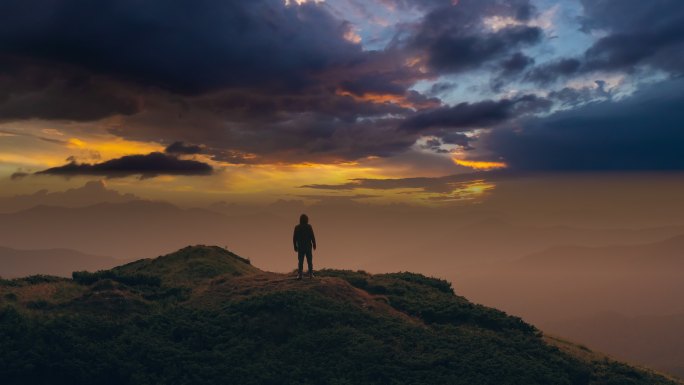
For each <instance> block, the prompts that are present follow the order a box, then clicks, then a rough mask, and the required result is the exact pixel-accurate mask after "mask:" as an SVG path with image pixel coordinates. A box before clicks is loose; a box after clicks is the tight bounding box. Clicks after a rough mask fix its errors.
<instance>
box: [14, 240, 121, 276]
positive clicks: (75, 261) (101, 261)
mask: <svg viewBox="0 0 684 385" xmlns="http://www.w3.org/2000/svg"><path fill="white" fill-rule="evenodd" d="M122 262H123V261H122V260H121V259H116V258H111V257H102V256H95V255H90V254H85V253H81V252H79V251H75V250H69V249H44V250H17V249H11V248H8V247H0V277H2V278H16V277H24V276H27V275H35V274H47V275H55V276H59V277H71V273H72V272H73V271H76V270H88V271H96V270H102V269H109V268H112V267H114V266H116V265H119V264H121V263H122Z"/></svg>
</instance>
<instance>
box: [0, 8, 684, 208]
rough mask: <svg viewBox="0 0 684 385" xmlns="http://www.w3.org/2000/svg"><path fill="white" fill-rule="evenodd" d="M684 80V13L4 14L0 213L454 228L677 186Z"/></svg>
mask: <svg viewBox="0 0 684 385" xmlns="http://www.w3.org/2000/svg"><path fill="white" fill-rule="evenodd" d="M683 71H684V3H683V2H682V1H680V0H652V1H639V0H598V1H595V0H564V1H551V0H507V1H504V0H420V1H419V0H364V1H360V0H316V1H311V0H309V1H306V0H290V1H287V0H251V1H229V0H227V1H215V0H174V1H165V0H164V1H162V0H151V1H145V2H140V1H136V0H116V1H115V0H104V1H98V2H97V4H94V3H93V2H91V1H87V0H54V1H44V0H43V1H41V0H6V1H3V2H2V3H1V4H0V195H3V196H9V195H16V194H27V193H31V192H35V191H38V190H41V189H48V190H50V191H59V190H65V189H67V188H69V187H77V186H81V185H83V184H84V183H85V182H87V181H89V180H99V179H105V180H107V183H108V185H109V186H113V187H115V188H116V189H117V190H119V191H124V192H127V193H131V194H136V195H139V196H142V197H145V198H155V199H162V198H163V199H167V200H171V201H176V202H183V203H185V204H189V205H191V204H196V203H198V202H215V201H229V202H250V203H253V202H262V203H265V202H272V201H275V200H278V199H304V200H307V201H316V200H320V199H321V197H337V198H341V199H350V200H356V201H360V202H365V203H377V204H387V203H407V204H413V205H427V206H440V205H448V204H464V203H466V204H467V203H469V202H478V201H480V200H481V199H483V198H484V197H486V196H487V195H488V194H492V193H494V192H495V191H496V188H497V180H500V179H501V178H503V177H505V178H514V177H515V176H516V175H527V174H529V173H544V174H548V175H562V174H567V173H587V172H588V173H601V172H605V173H615V172H620V173H623V172H627V173H629V172H637V171H638V172H640V173H649V172H673V171H674V172H678V171H681V170H682V169H683V168H684V155H683V154H684V127H682V122H683V121H684V119H683V118H684V109H682V108H681V106H683V105H684V79H682V73H683ZM640 175H641V174H640Z"/></svg>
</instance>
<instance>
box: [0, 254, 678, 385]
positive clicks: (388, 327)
mask: <svg viewBox="0 0 684 385" xmlns="http://www.w3.org/2000/svg"><path fill="white" fill-rule="evenodd" d="M559 341H561V340H558V339H549V338H546V337H544V336H543V335H542V333H541V332H540V331H539V330H537V329H536V328H534V327H533V326H531V325H529V324H527V323H525V322H524V321H522V320H521V319H519V318H516V317H511V316H508V315H506V314H504V313H503V312H500V311H498V310H495V309H492V308H487V307H484V306H481V305H476V304H473V303H471V302H469V301H468V300H467V299H465V298H463V297H461V296H458V295H456V294H454V293H453V291H452V288H451V285H450V284H449V283H448V282H446V281H443V280H438V279H433V278H428V277H425V276H422V275H418V274H412V273H394V274H380V275H371V274H367V273H364V272H352V271H339V270H326V271H322V272H320V275H319V276H318V277H317V278H315V279H313V280H304V281H297V280H294V279H293V277H292V276H288V275H283V274H275V273H269V272H264V271H261V270H259V269H257V268H255V267H254V266H252V265H251V264H250V263H249V261H248V260H246V259H243V258H240V257H239V256H237V255H235V254H233V253H231V252H229V251H227V250H224V249H222V248H218V247H207V246H196V247H187V248H184V249H182V250H179V251H178V252H176V253H172V254H169V255H166V256H162V257H159V258H156V259H146V260H141V261H137V262H133V263H130V264H127V265H123V266H120V267H116V268H114V269H111V270H105V271H99V272H96V273H88V272H76V273H74V275H73V279H65V278H57V277H49V276H32V277H27V278H21V279H15V280H2V281H0V346H2V349H0V378H1V379H2V383H3V384H468V385H477V384H577V385H579V384H606V385H607V384H620V385H622V384H625V385H628V384H634V385H638V384H644V385H646V384H649V385H653V384H678V382H675V380H672V379H668V378H666V377H664V376H661V375H659V374H657V373H654V372H651V371H648V370H644V369H639V368H635V367H632V366H629V365H626V364H622V363H618V362H615V361H612V360H610V359H607V358H606V357H604V356H601V355H599V354H596V353H593V352H590V351H588V349H586V348H582V347H578V346H575V345H572V344H570V343H567V342H559Z"/></svg>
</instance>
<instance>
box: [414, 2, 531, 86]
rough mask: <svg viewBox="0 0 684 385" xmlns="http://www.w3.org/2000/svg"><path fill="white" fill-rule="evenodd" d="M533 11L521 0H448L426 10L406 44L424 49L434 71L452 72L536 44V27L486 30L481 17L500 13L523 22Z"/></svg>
mask: <svg viewBox="0 0 684 385" xmlns="http://www.w3.org/2000/svg"><path fill="white" fill-rule="evenodd" d="M533 12H534V9H533V7H532V6H531V5H530V3H529V1H525V0H518V1H494V0H490V1H475V0H462V1H460V2H459V3H458V5H456V6H454V5H453V4H452V3H451V2H448V3H445V4H443V5H442V6H440V7H437V8H434V9H432V10H431V11H430V12H428V14H427V15H426V16H425V18H424V19H423V20H422V21H421V23H420V25H419V27H418V30H417V31H416V33H415V35H414V36H412V37H411V38H410V39H409V46H410V47H412V48H414V49H417V50H424V51H426V53H427V63H428V65H429V66H430V67H431V68H432V69H433V70H435V71H438V72H441V73H454V72H462V71H467V70H472V69H477V68H478V67H480V66H481V65H483V64H485V63H487V62H489V61H491V60H494V59H498V58H501V57H504V56H505V55H507V54H508V53H510V52H511V51H513V50H515V49H516V48H517V47H521V46H529V45H533V44H536V43H538V42H540V41H541V39H542V36H543V33H542V30H541V29H540V28H538V27H531V26H526V25H513V26H508V27H504V28H501V29H499V30H490V29H488V28H487V27H486V26H484V25H483V21H484V19H485V18H486V17H490V16H501V17H512V18H515V19H517V20H518V21H520V22H523V21H526V20H527V19H529V17H530V16H531V14H532V13H533Z"/></svg>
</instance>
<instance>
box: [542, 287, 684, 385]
mask: <svg viewBox="0 0 684 385" xmlns="http://www.w3.org/2000/svg"><path fill="white" fill-rule="evenodd" d="M654 300H657V299H654ZM553 332H555V333H559V334H561V335H563V336H567V337H568V338H571V339H573V340H575V341H578V342H583V343H588V344H590V346H591V347H593V348H595V349H599V350H601V351H603V352H606V353H608V354H611V355H613V356H615V357H620V358H623V359H629V360H631V361H633V362H646V363H651V365H652V366H654V367H656V368H657V369H660V370H665V371H667V372H669V373H673V374H675V375H678V376H679V377H681V378H684V313H680V314H671V315H661V316H636V317H628V316H624V315H621V314H618V313H600V314H595V315H592V316H585V317H580V318H575V319H569V320H566V321H563V322H557V323H555V324H554V325H553Z"/></svg>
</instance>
